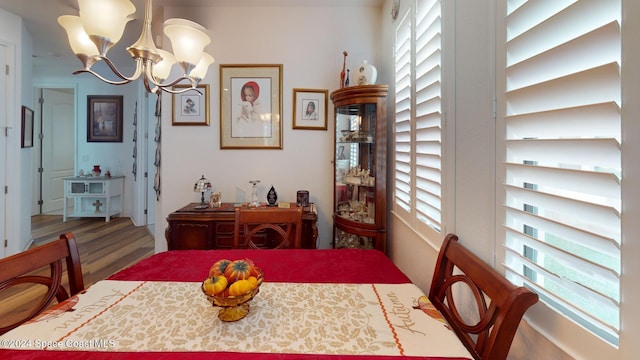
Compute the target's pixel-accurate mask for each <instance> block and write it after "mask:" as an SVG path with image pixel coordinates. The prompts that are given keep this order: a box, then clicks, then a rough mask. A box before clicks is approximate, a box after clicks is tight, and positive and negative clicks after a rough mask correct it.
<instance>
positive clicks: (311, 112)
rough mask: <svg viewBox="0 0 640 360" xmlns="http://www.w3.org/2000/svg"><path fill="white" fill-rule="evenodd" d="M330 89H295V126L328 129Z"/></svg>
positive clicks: (303, 128)
mask: <svg viewBox="0 0 640 360" xmlns="http://www.w3.org/2000/svg"><path fill="white" fill-rule="evenodd" d="M328 95H329V90H324V89H293V128H294V129H301V130H327V101H328V100H327V98H328Z"/></svg>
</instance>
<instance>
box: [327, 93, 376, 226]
mask: <svg viewBox="0 0 640 360" xmlns="http://www.w3.org/2000/svg"><path fill="white" fill-rule="evenodd" d="M375 139H376V104H358V105H346V106H341V107H338V108H337V109H336V149H335V151H336V160H335V161H336V167H335V168H336V174H335V178H336V199H335V200H336V204H337V211H336V215H337V216H340V217H343V218H346V219H349V220H352V221H356V222H362V223H368V224H372V223H374V222H375V211H376V209H375V182H376V158H375Z"/></svg>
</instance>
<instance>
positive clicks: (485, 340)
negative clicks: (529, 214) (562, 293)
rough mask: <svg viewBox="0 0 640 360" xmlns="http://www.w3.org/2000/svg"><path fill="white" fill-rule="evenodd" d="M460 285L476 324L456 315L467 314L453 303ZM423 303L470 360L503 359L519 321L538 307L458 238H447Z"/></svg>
mask: <svg viewBox="0 0 640 360" xmlns="http://www.w3.org/2000/svg"><path fill="white" fill-rule="evenodd" d="M454 285H455V286H454ZM465 285H466V287H468V288H469V289H470V290H471V293H472V294H473V296H474V298H475V305H476V306H477V314H476V313H475V311H474V310H473V309H471V313H472V314H473V315H474V318H477V319H479V320H478V322H477V323H475V324H473V323H472V324H469V323H468V322H467V321H465V320H464V319H463V316H461V310H465V312H464V313H465V314H468V312H467V311H466V310H467V308H466V307H464V308H463V306H461V305H462V303H461V302H460V301H456V298H455V295H456V294H460V293H461V292H462V289H463V288H465ZM457 286H461V287H462V288H457ZM429 300H430V301H431V303H432V304H433V305H434V306H435V307H436V308H437V309H438V310H439V311H440V312H441V313H442V315H443V316H444V318H445V319H446V320H447V322H448V323H449V325H450V326H451V328H452V329H453V330H454V331H455V333H456V334H457V335H458V338H460V340H461V341H462V342H463V343H464V345H465V347H466V348H467V349H468V350H469V352H471V355H473V357H474V358H475V359H477V360H480V359H482V360H503V359H506V358H507V355H508V354H509V349H510V348H511V342H512V341H513V337H514V336H515V333H516V330H517V329H518V325H519V324H520V320H521V319H522V317H523V316H524V313H525V311H527V309H528V308H529V307H531V306H532V305H533V304H535V303H536V302H538V295H537V294H536V293H534V292H533V291H531V290H529V289H527V288H525V287H522V286H520V287H518V286H515V285H513V284H512V283H511V282H509V281H508V280H507V279H506V278H504V277H503V276H502V275H500V274H499V273H498V272H497V271H496V270H494V269H493V268H492V267H490V266H489V265H487V264H486V263H485V262H483V261H482V260H481V259H480V258H478V257H477V256H475V255H474V254H473V253H472V252H471V251H469V250H468V249H467V248H465V247H464V246H463V245H462V244H460V243H459V242H458V236H456V235H455V234H449V235H447V236H446V238H445V240H444V243H443V244H442V248H441V249H440V253H439V255H438V262H437V263H436V268H435V272H434V274H433V281H432V283H431V289H430V291H429ZM487 301H489V303H488V304H487ZM471 307H472V308H473V305H471ZM465 318H469V316H468V315H467V316H465Z"/></svg>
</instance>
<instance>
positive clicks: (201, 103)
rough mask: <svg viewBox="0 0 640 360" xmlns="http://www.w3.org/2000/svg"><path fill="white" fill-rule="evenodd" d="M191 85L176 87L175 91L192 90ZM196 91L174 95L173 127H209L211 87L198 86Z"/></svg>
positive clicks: (205, 85) (206, 85)
mask: <svg viewBox="0 0 640 360" xmlns="http://www.w3.org/2000/svg"><path fill="white" fill-rule="evenodd" d="M190 87H191V85H174V86H173V90H181V89H185V88H190ZM197 89H198V90H200V91H201V92H202V95H200V94H198V93H197V92H195V91H186V92H183V93H180V94H173V118H172V121H171V125H202V126H209V85H208V84H204V85H198V86H197Z"/></svg>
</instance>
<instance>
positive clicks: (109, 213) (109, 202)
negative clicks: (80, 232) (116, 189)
mask: <svg viewBox="0 0 640 360" xmlns="http://www.w3.org/2000/svg"><path fill="white" fill-rule="evenodd" d="M106 210H107V215H106V216H105V219H104V222H109V221H110V220H111V197H109V196H107V209H106Z"/></svg>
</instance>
